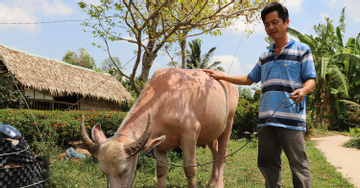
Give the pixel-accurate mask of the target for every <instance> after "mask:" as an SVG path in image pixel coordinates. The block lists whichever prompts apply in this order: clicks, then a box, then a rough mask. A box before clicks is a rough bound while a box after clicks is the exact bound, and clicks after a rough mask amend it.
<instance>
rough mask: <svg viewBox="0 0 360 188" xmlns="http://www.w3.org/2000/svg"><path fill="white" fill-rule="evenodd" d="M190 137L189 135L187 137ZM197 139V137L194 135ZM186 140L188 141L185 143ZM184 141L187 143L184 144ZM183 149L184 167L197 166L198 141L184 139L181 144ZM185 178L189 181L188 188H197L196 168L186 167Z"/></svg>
mask: <svg viewBox="0 0 360 188" xmlns="http://www.w3.org/2000/svg"><path fill="white" fill-rule="evenodd" d="M187 136H189V135H187ZM193 136H194V137H196V136H195V135H193ZM185 140H186V141H185ZM184 141H185V142H186V143H184ZM181 147H182V149H183V158H184V163H183V164H184V166H195V165H196V139H184V140H183V141H182V142H181ZM184 171H185V176H186V177H187V179H188V188H196V187H197V185H196V178H195V173H196V167H184Z"/></svg>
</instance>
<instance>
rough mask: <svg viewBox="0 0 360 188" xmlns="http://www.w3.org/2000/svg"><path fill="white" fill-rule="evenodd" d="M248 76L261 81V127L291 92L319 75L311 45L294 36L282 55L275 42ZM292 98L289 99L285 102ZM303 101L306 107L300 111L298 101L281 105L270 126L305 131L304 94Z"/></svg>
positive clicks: (289, 101)
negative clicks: (278, 52)
mask: <svg viewBox="0 0 360 188" xmlns="http://www.w3.org/2000/svg"><path fill="white" fill-rule="evenodd" d="M248 76H249V78H250V79H251V80H252V81H253V82H256V83H257V82H259V81H261V90H262V96H261V101H260V110H259V123H258V127H262V126H263V125H264V123H265V122H266V120H267V119H268V118H269V117H270V116H271V114H272V113H273V112H274V111H275V109H276V108H277V107H278V105H279V104H280V103H281V102H282V101H283V100H284V99H286V98H287V97H289V96H290V93H292V92H293V91H295V90H296V89H299V88H302V87H303V84H304V83H305V82H306V81H307V80H308V79H310V78H316V71H315V67H314V61H313V58H312V53H311V50H310V48H309V46H307V45H306V44H304V43H301V42H298V41H295V40H293V39H291V40H290V42H289V43H288V44H287V45H286V46H285V47H284V48H283V49H282V50H281V52H280V54H279V57H277V55H276V53H275V52H274V46H272V47H270V48H269V49H268V50H267V51H266V52H264V53H263V54H262V55H261V56H260V57H259V61H258V62H257V64H256V65H255V67H254V68H253V70H252V71H251V72H250V73H249V75H248ZM293 102H294V101H293V100H292V99H289V100H288V101H286V102H285V103H284V106H287V105H290V104H292V103H293ZM301 104H302V106H303V107H304V110H302V111H300V112H299V113H297V109H296V105H293V106H291V107H289V108H284V107H280V108H279V109H278V110H277V111H276V113H275V115H274V116H273V117H272V118H271V119H270V121H269V122H268V124H267V126H275V127H283V128H287V129H293V130H302V131H305V130H306V109H305V98H304V100H303V101H302V102H301Z"/></svg>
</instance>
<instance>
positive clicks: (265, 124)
mask: <svg viewBox="0 0 360 188" xmlns="http://www.w3.org/2000/svg"><path fill="white" fill-rule="evenodd" d="M297 96H298V98H297V100H296V101H294V103H293V104H291V105H289V106H284V105H283V104H284V103H285V102H286V101H287V100H289V99H290V98H291V97H293V96H289V97H287V98H286V99H284V100H283V101H282V102H281V103H280V104H279V106H278V107H277V108H276V109H275V110H274V112H273V113H272V114H271V116H270V117H269V118H268V119H267V120H266V122H265V123H264V125H263V126H262V127H260V129H259V130H258V132H257V133H255V134H254V135H253V136H252V137H251V138H250V139H249V140H248V141H247V142H246V143H245V144H244V145H243V146H241V147H240V148H239V149H237V150H236V151H234V152H233V153H230V154H228V155H226V156H224V157H220V158H218V159H215V160H213V161H210V162H207V163H204V164H197V165H190V166H183V165H176V164H171V163H167V162H164V161H161V160H159V159H158V158H156V156H155V152H153V153H152V156H150V155H149V154H148V153H145V154H146V156H148V157H150V158H154V159H155V160H156V161H158V162H160V163H163V164H166V165H170V166H174V167H184V168H186V167H201V166H205V165H208V164H211V163H214V162H216V161H219V160H221V159H224V158H227V157H230V156H232V155H234V154H235V153H237V152H239V151H240V150H241V149H243V148H244V147H245V146H246V145H247V144H249V143H250V142H251V141H252V139H254V138H255V137H257V135H258V133H259V132H260V131H261V130H262V129H263V128H264V127H266V126H267V124H268V122H269V121H270V119H271V118H272V117H273V116H274V115H275V112H276V111H277V110H278V109H279V108H280V106H282V107H284V108H289V107H291V106H292V105H294V104H295V103H296V102H297V101H298V100H299V99H300V97H301V96H300V95H297Z"/></svg>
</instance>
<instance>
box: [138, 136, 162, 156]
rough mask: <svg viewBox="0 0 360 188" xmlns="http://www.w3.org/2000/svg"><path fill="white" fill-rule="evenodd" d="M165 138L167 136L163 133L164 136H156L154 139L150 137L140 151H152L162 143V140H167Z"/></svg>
mask: <svg viewBox="0 0 360 188" xmlns="http://www.w3.org/2000/svg"><path fill="white" fill-rule="evenodd" d="M165 138H166V136H165V135H162V136H159V137H157V138H154V139H149V140H148V141H147V143H146V144H145V146H144V147H143V148H142V150H141V151H140V152H148V151H150V150H151V149H152V148H154V147H155V146H157V145H159V144H161V142H163V141H164V140H165Z"/></svg>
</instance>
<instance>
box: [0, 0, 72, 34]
mask: <svg viewBox="0 0 360 188" xmlns="http://www.w3.org/2000/svg"><path fill="white" fill-rule="evenodd" d="M0 10H1V11H0V20H1V22H2V23H34V22H37V21H39V19H38V17H37V16H36V15H38V14H39V13H40V14H42V15H44V16H67V15H70V14H72V13H74V12H76V11H75V10H74V9H73V8H72V7H71V6H69V5H67V4H65V3H64V2H63V1H62V0H47V1H44V0H31V1H23V0H14V1H6V2H2V1H0ZM41 21H43V20H41ZM8 28H17V29H20V30H23V31H25V32H29V33H33V32H35V31H36V29H38V28H39V25H36V24H2V25H0V29H1V30H5V29H8Z"/></svg>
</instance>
